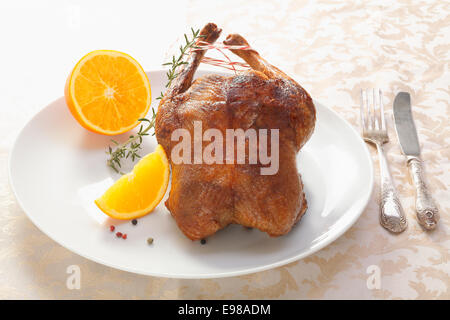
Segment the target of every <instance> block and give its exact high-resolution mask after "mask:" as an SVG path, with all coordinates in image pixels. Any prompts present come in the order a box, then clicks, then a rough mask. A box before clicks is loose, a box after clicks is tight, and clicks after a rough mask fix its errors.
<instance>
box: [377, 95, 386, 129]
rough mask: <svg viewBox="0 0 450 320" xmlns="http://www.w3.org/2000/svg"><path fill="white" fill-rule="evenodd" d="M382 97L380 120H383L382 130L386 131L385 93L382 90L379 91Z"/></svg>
mask: <svg viewBox="0 0 450 320" xmlns="http://www.w3.org/2000/svg"><path fill="white" fill-rule="evenodd" d="M378 91H379V95H380V118H381V130H386V122H385V121H386V120H385V118H384V105H383V93H382V92H381V89H379V90H378Z"/></svg>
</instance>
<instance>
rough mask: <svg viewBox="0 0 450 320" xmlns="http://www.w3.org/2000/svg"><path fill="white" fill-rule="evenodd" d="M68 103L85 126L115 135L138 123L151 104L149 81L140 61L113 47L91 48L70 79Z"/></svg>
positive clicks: (67, 85) (68, 81)
mask: <svg viewBox="0 0 450 320" xmlns="http://www.w3.org/2000/svg"><path fill="white" fill-rule="evenodd" d="M64 95H65V98H66V103H67V105H68V106H69V109H70V111H71V113H72V114H73V116H74V117H75V119H76V120H77V121H78V122H79V123H80V124H81V125H82V126H83V127H84V128H86V129H88V130H90V131H93V132H97V133H101V134H105V135H116V134H120V133H124V132H127V131H129V130H131V129H132V128H134V127H135V126H137V125H138V123H139V121H138V119H140V118H143V117H145V116H146V115H147V112H148V110H149V108H150V104H151V88H150V81H149V80H148V77H147V75H146V74H145V72H144V70H143V69H142V67H141V66H140V65H139V63H138V62H137V61H136V60H135V59H133V58H132V57H130V56H129V55H127V54H125V53H122V52H118V51H113V50H97V51H92V52H90V53H88V54H87V55H85V56H84V57H83V58H81V60H80V61H78V63H77V64H76V65H75V67H74V68H73V70H72V72H71V73H70V75H69V77H68V78H67V82H66V87H65V90H64Z"/></svg>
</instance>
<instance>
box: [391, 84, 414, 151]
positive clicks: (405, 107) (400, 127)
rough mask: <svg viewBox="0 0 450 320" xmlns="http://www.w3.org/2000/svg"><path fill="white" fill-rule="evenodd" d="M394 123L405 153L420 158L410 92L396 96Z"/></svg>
mask: <svg viewBox="0 0 450 320" xmlns="http://www.w3.org/2000/svg"><path fill="white" fill-rule="evenodd" d="M394 121H395V129H396V131H397V136H398V140H399V141H400V147H401V149H402V151H403V153H404V154H405V155H407V156H419V155H420V146H419V138H418V137H417V130H416V126H415V124H414V119H413V116H412V112H411V97H410V95H409V93H408V92H400V93H398V94H397V95H396V96H395V99H394Z"/></svg>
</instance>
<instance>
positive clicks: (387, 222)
mask: <svg viewBox="0 0 450 320" xmlns="http://www.w3.org/2000/svg"><path fill="white" fill-rule="evenodd" d="M377 149H378V155H379V159H380V175H381V205H380V224H381V225H382V226H383V227H384V228H386V229H387V230H389V231H391V232H394V233H400V232H403V231H404V230H405V229H406V227H407V225H408V223H407V222H406V216H405V212H404V211H403V208H402V205H401V203H400V200H399V199H398V196H397V191H396V190H395V186H394V183H393V180H392V177H391V173H390V172H389V167H388V163H387V159H386V156H385V154H384V152H383V148H382V146H381V145H380V144H377Z"/></svg>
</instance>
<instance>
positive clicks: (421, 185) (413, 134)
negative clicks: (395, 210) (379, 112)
mask: <svg viewBox="0 0 450 320" xmlns="http://www.w3.org/2000/svg"><path fill="white" fill-rule="evenodd" d="M394 122H395V130H396V132H397V136H398V140H399V142H400V147H401V149H402V152H403V153H404V154H405V155H406V158H407V162H406V163H407V165H408V167H409V169H410V170H409V171H410V173H411V177H412V180H413V183H414V186H415V187H416V213H417V219H418V220H419V223H420V224H421V225H422V226H423V227H424V228H425V229H426V230H432V229H434V228H435V227H436V226H437V223H438V221H439V212H438V209H437V207H436V205H435V203H434V201H433V199H432V197H431V195H430V193H429V191H428V187H427V185H426V184H425V180H424V177H423V164H422V160H421V159H420V146H419V138H418V137H417V130H416V126H415V124H414V119H413V116H412V111H411V96H410V95H409V93H408V92H400V93H398V94H397V95H396V96H395V99H394Z"/></svg>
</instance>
